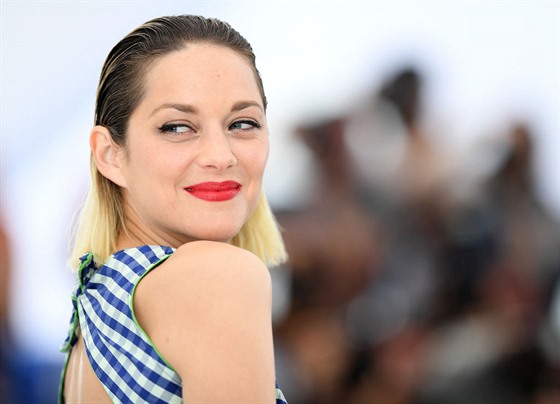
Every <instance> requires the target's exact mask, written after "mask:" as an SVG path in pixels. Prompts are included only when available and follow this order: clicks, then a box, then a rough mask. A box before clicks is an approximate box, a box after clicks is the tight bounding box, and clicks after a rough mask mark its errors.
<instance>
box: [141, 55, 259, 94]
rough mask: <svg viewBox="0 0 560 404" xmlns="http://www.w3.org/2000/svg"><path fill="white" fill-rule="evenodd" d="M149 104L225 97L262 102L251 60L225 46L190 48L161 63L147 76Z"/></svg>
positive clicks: (149, 71) (155, 64)
mask: <svg viewBox="0 0 560 404" xmlns="http://www.w3.org/2000/svg"><path fill="white" fill-rule="evenodd" d="M144 84H145V94H144V95H145V100H147V99H165V100H166V101H169V100H170V99H173V98H178V99H177V101H181V100H183V99H184V98H185V97H188V98H189V101H190V102H195V101H197V99H198V100H199V101H201V102H203V101H208V98H209V97H214V99H215V97H216V96H217V95H222V96H225V97H234V98H250V99H256V100H258V101H262V100H261V99H260V98H261V97H260V91H259V87H258V84H257V80H256V76H255V71H254V69H253V67H252V65H251V63H250V62H249V60H247V58H245V57H244V56H243V55H241V54H239V53H238V52H236V51H234V50H232V49H229V48H227V47H224V46H219V45H213V44H189V45H188V46H186V47H184V48H182V49H180V50H178V51H175V52H172V53H170V54H168V55H165V56H163V57H161V58H159V59H157V60H156V61H155V62H154V63H153V64H152V65H151V66H150V68H149V69H148V71H147V72H146V76H145V83H144Z"/></svg>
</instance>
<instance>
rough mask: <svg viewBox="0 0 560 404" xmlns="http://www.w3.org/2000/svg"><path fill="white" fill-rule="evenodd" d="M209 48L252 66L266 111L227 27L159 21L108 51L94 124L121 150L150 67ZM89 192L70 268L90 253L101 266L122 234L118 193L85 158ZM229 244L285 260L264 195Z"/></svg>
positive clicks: (242, 47) (242, 42) (186, 18)
mask: <svg viewBox="0 0 560 404" xmlns="http://www.w3.org/2000/svg"><path fill="white" fill-rule="evenodd" d="M200 42H206V43H212V44H215V45H220V46H224V47H227V48H230V49H232V50H234V51H236V52H238V53H239V54H240V55H242V56H243V57H245V58H246V59H247V60H248V61H249V62H250V64H251V67H252V69H253V72H254V74H255V79H256V81H257V84H258V86H259V91H260V94H261V97H262V99H263V103H264V106H265V109H266V105H267V101H266V96H265V94H264V88H263V84H262V80H261V77H260V74H259V72H258V70H257V68H256V64H255V55H254V53H253V50H252V48H251V45H250V44H249V43H248V42H247V40H246V39H245V38H243V37H242V36H241V35H240V34H239V33H238V32H237V31H235V30H234V29H233V28H231V26H230V25H229V24H227V23H226V22H223V21H220V20H217V19H213V18H204V17H200V16H190V15H181V16H171V17H160V18H156V19H153V20H151V21H148V22H147V23H145V24H143V25H141V26H140V27H138V28H137V29H136V30H134V31H132V32H131V33H130V34H128V35H127V36H126V37H124V38H123V39H122V40H121V41H120V42H119V43H117V45H115V47H114V48H113V49H112V50H111V52H110V53H109V55H108V56H107V59H106V60H105V63H104V65H103V69H102V71H101V77H100V80H99V86H98V89H97V100H96V109H95V124H96V125H101V126H104V127H106V128H107V129H108V130H109V132H110V134H111V137H112V139H113V141H114V142H115V144H117V145H121V146H126V131H127V127H128V121H129V118H130V115H131V114H132V112H133V111H134V109H135V108H136V107H137V106H138V104H139V103H140V101H141V100H142V97H143V95H144V88H143V84H144V83H143V78H144V76H145V73H146V72H147V70H148V68H149V66H150V64H151V63H152V62H153V61H154V60H156V59H158V58H160V57H162V56H164V55H166V54H168V53H171V52H173V51H175V50H178V49H180V48H182V47H184V46H186V45H188V44H189V43H200ZM90 173H91V186H90V190H89V193H88V195H87V197H86V200H85V202H84V205H83V207H82V210H81V212H80V215H79V219H78V222H77V227H76V233H75V238H74V242H73V245H72V252H71V257H70V263H71V265H72V267H73V268H77V267H78V266H79V260H80V257H81V256H82V255H83V254H85V253H87V252H91V253H93V255H94V257H95V261H96V262H97V263H98V264H99V263H103V262H105V261H106V260H107V258H108V257H109V256H110V255H111V254H113V253H114V252H115V250H116V248H117V247H116V245H117V240H118V238H119V236H120V235H121V234H123V233H125V234H126V232H127V229H126V226H125V215H124V209H123V196H122V190H121V188H120V187H119V186H118V185H116V184H115V183H113V182H112V181H110V180H109V179H107V178H105V177H104V176H103V175H102V174H101V173H100V172H99V171H98V169H97V166H96V164H95V161H94V159H93V157H91V158H90ZM230 243H231V244H233V245H235V246H238V247H241V248H244V249H246V250H248V251H251V252H253V253H254V254H256V255H257V256H258V257H259V258H261V259H262V260H263V261H264V262H265V264H267V265H270V266H272V265H278V264H280V263H282V262H284V261H285V260H286V259H287V254H286V250H285V248H284V243H283V240H282V236H281V233H280V230H279V227H278V224H277V222H276V220H275V218H274V215H273V213H272V211H271V209H270V206H269V204H268V201H267V199H266V196H265V195H264V192H263V193H261V196H260V198H259V200H258V203H257V206H256V208H255V210H254V212H253V213H252V215H251V216H250V217H249V219H248V220H247V222H246V223H245V224H244V225H243V227H242V228H241V231H240V232H239V233H238V234H237V235H236V236H235V237H234V238H233V239H232V240H231V241H230Z"/></svg>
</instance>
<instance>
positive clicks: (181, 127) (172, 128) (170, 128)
mask: <svg viewBox="0 0 560 404" xmlns="http://www.w3.org/2000/svg"><path fill="white" fill-rule="evenodd" d="M159 131H160V132H162V133H177V134H178V133H185V132H189V131H192V129H191V128H190V127H189V126H188V125H186V124H184V123H166V124H165V125H162V126H161V127H160V128H159Z"/></svg>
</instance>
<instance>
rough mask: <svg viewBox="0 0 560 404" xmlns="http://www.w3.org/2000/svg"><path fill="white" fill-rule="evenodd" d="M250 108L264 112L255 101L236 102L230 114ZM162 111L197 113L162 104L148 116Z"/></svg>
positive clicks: (189, 107) (188, 107)
mask: <svg viewBox="0 0 560 404" xmlns="http://www.w3.org/2000/svg"><path fill="white" fill-rule="evenodd" d="M250 107H257V108H258V109H260V110H261V111H263V112H264V110H263V108H262V106H261V104H259V103H258V102H256V101H238V102H236V103H235V104H233V106H232V107H231V112H238V111H242V110H244V109H246V108H250ZM162 109H176V110H177V111H181V112H184V113H186V114H198V112H199V110H198V108H196V107H195V106H193V105H188V104H176V103H166V104H162V105H160V106H159V107H157V108H156V109H154V110H153V111H152V113H151V114H150V116H153V115H155V114H156V112H158V111H161V110H162Z"/></svg>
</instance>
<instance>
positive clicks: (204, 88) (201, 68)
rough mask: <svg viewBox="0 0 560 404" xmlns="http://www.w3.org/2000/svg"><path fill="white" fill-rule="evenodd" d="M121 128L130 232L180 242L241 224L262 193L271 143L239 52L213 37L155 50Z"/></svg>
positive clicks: (147, 239) (223, 233)
mask: <svg viewBox="0 0 560 404" xmlns="http://www.w3.org/2000/svg"><path fill="white" fill-rule="evenodd" d="M127 136H128V140H127V144H126V150H125V153H123V155H124V157H123V158H122V159H123V162H122V168H121V172H122V178H123V180H124V184H123V188H124V201H125V215H126V224H127V227H128V228H129V229H131V231H132V233H133V234H134V236H135V237H134V238H136V239H139V240H137V241H142V242H144V243H158V244H164V245H170V246H173V247H178V246H179V245H181V244H184V243H186V242H188V241H192V240H198V239H205V240H216V241H226V240H229V239H231V238H232V237H233V236H235V235H236V234H237V233H238V232H239V230H240V229H241V227H242V226H243V224H244V223H245V222H246V221H247V219H248V218H249V216H250V215H251V213H252V212H253V210H254V208H255V206H256V203H257V201H258V198H259V196H260V194H261V187H262V179H263V171H264V168H265V164H266V161H267V158H268V149H269V139H268V128H267V125H266V116H265V111H264V105H263V101H262V99H261V95H260V92H259V87H258V85H257V82H256V79H255V75H254V72H253V69H252V68H251V65H250V64H249V62H248V61H247V60H246V59H244V58H243V57H242V56H241V55H239V54H238V53H236V52H234V51H232V50H230V49H228V48H225V47H221V46H216V45H210V44H194V45H189V46H188V47H187V48H184V49H182V50H180V51H177V52H174V53H171V54H169V55H166V56H164V57H162V58H161V59H158V60H157V61H156V62H155V63H154V64H153V65H152V66H151V68H150V69H149V71H148V73H147V75H146V77H145V94H144V98H143V100H142V102H141V103H140V104H139V106H138V107H137V108H136V110H135V111H134V112H133V114H132V115H131V118H130V122H129V127H128V131H127Z"/></svg>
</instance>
